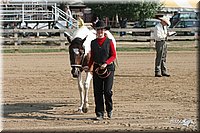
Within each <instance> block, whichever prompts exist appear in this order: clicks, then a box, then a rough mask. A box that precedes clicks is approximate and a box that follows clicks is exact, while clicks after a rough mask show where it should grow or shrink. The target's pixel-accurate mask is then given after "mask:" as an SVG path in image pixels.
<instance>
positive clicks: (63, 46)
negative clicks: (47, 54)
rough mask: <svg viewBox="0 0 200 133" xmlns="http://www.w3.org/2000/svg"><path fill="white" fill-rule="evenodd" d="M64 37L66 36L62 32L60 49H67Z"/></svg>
mask: <svg viewBox="0 0 200 133" xmlns="http://www.w3.org/2000/svg"><path fill="white" fill-rule="evenodd" d="M63 38H65V35H64V32H60V50H61V51H64V50H65V41H63Z"/></svg>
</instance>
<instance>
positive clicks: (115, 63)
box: [114, 57, 119, 67]
mask: <svg viewBox="0 0 200 133" xmlns="http://www.w3.org/2000/svg"><path fill="white" fill-rule="evenodd" d="M114 65H115V66H116V67H119V64H118V60H117V57H116V59H115V61H114Z"/></svg>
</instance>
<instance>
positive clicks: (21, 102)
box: [3, 51, 198, 132]
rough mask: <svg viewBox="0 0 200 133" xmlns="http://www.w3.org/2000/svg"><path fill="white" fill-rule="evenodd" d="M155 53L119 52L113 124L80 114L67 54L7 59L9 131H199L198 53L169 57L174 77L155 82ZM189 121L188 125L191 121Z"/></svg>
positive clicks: (6, 125)
mask: <svg viewBox="0 0 200 133" xmlns="http://www.w3.org/2000/svg"><path fill="white" fill-rule="evenodd" d="M154 58H155V53H154V52H153V51H152V52H146V53H144V52H139V53H136V52H118V63H119V67H118V68H116V72H115V81H114V88H113V93H114V94H113V99H114V112H113V118H112V119H111V120H108V119H104V120H103V121H95V120H93V118H95V113H94V99H93V88H92V85H91V87H90V92H89V104H90V110H89V112H88V113H86V114H76V113H75V110H76V109H77V107H78V105H79V93H78V87H77V81H76V80H75V79H72V78H71V75H70V67H69V60H68V59H69V55H68V54H67V53H66V52H60V53H41V54H20V53H15V54H4V55H3V72H4V73H3V106H4V108H3V129H4V131H15V132H16V131H48V132H50V131H52V132H56V131H160V130H165V131H171V130H173V131H197V130H198V127H197V120H198V115H197V114H198V112H197V52H194V51H193V52H168V68H169V72H170V74H171V77H161V78H156V77H154ZM186 120H188V121H186Z"/></svg>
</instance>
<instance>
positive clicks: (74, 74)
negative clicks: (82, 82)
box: [71, 67, 79, 78]
mask: <svg viewBox="0 0 200 133" xmlns="http://www.w3.org/2000/svg"><path fill="white" fill-rule="evenodd" d="M71 74H72V76H73V77H74V78H78V74H79V69H78V68H76V67H72V70H71Z"/></svg>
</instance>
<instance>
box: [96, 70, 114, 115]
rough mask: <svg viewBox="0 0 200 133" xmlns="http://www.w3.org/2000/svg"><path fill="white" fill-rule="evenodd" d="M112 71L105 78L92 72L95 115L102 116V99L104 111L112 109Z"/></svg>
mask: <svg viewBox="0 0 200 133" xmlns="http://www.w3.org/2000/svg"><path fill="white" fill-rule="evenodd" d="M113 78H114V71H111V74H110V75H109V76H108V77H107V78H104V79H102V78H99V77H98V75H97V74H96V73H95V72H94V73H93V88H94V99H95V113H96V116H97V117H98V116H104V100H105V105H106V111H107V112H110V111H112V110H113V101H112V95H113V92H112V86H113Z"/></svg>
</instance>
